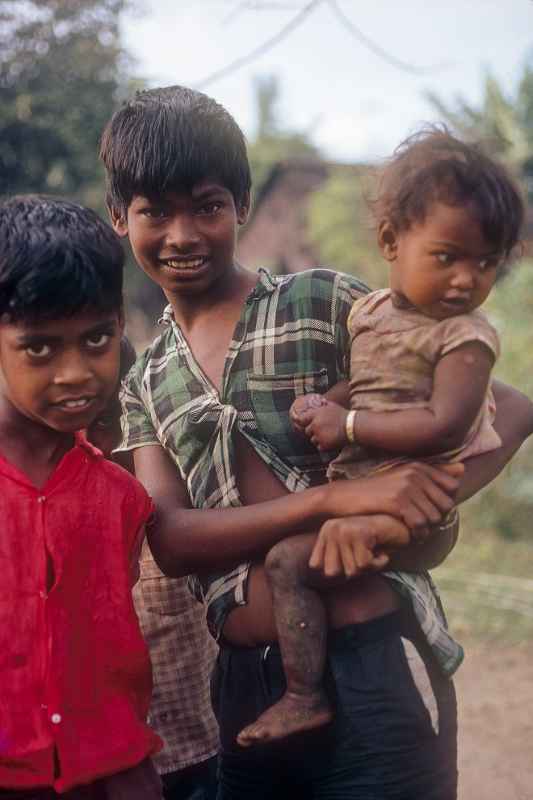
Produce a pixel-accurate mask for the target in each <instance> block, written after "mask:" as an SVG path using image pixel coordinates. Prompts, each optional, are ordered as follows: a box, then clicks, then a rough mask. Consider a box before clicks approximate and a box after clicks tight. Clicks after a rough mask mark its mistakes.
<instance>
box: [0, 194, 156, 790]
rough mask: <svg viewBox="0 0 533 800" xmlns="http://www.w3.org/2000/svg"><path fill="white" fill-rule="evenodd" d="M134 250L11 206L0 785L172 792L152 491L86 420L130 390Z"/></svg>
mask: <svg viewBox="0 0 533 800" xmlns="http://www.w3.org/2000/svg"><path fill="white" fill-rule="evenodd" d="M123 260H124V256H123V252H122V247H121V246H120V242H119V241H118V240H117V239H116V237H115V234H114V233H113V232H112V231H111V229H110V228H109V227H108V226H107V225H105V224H104V223H103V222H102V221H101V220H100V219H99V217H97V215H96V214H94V213H93V212H91V211H89V210H87V209H85V208H82V207H81V206H78V205H75V204H73V203H68V202H65V201H61V200H53V199H49V198H44V197H15V198H12V199H11V200H7V201H5V202H3V203H2V204H1V205H0V367H1V383H0V485H1V491H0V515H1V518H2V532H1V535H0V565H1V569H2V585H1V588H0V653H1V655H0V674H1V680H0V686H1V688H0V796H1V797H6V798H13V800H15V798H17V799H20V800H37V799H39V800H45V799H46V800H48V798H50V800H51V798H54V797H57V796H59V795H63V793H66V795H65V796H67V797H69V798H72V800H78V799H79V800H82V799H83V800H120V798H125V797H128V798H138V800H157V798H160V797H161V793H160V782H159V779H158V777H157V774H156V773H155V770H154V769H153V767H152V764H151V762H150V760H149V756H150V755H151V753H153V752H155V751H156V750H157V749H158V748H159V746H160V742H159V739H158V738H157V736H156V735H155V734H154V733H153V732H152V731H151V730H150V728H149V727H148V726H147V725H146V723H145V717H146V713H147V711H148V705H149V701H150V692H151V670H150V662H149V657H148V652H147V649H146V645H145V644H144V641H143V639H142V636H141V633H140V630H139V625H138V622H137V618H136V616H135V612H134V610H133V602H132V598H131V586H132V584H133V583H134V582H135V580H136V577H137V573H138V565H137V560H138V554H139V550H140V546H141V543H142V539H143V536H144V525H145V523H146V521H147V520H148V518H149V517H150V515H151V513H152V503H151V501H150V499H149V497H148V496H147V494H146V492H145V491H144V489H143V488H142V486H140V484H138V483H137V481H136V480H135V479H134V478H132V477H131V476H130V475H129V474H128V473H126V472H125V471H124V470H122V469H121V468H120V467H117V466H116V465H114V464H111V463H110V462H108V461H106V460H104V458H103V457H102V455H101V453H100V452H99V451H97V450H95V449H94V448H93V447H91V445H89V443H88V442H87V441H86V439H85V438H84V436H83V435H82V434H80V433H78V432H79V431H80V430H82V429H83V428H86V427H88V426H89V425H90V424H91V422H92V421H93V419H94V418H95V417H96V416H97V415H98V414H99V413H100V412H101V411H102V410H103V408H104V407H105V405H106V403H107V401H108V399H109V397H110V396H111V394H112V392H113V391H114V389H115V386H116V382H117V376H118V365H119V344H120V336H121V332H122V327H123V321H122V271H123Z"/></svg>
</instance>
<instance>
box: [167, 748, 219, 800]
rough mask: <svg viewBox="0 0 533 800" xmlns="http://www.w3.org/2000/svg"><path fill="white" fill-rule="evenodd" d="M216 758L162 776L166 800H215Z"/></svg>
mask: <svg viewBox="0 0 533 800" xmlns="http://www.w3.org/2000/svg"><path fill="white" fill-rule="evenodd" d="M217 763H218V759H217V757H216V756H213V758H208V759H207V761H202V762H200V763H199V764H192V765H191V766H190V767H186V768H185V769H180V770H178V771H177V772H170V773H169V774H168V775H162V776H161V779H162V781H163V796H164V798H165V800H215V798H216V794H217Z"/></svg>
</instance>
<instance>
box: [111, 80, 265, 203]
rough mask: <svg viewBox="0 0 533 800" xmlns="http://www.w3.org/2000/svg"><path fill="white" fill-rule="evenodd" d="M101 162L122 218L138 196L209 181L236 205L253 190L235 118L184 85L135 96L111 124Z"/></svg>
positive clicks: (241, 136) (117, 113)
mask: <svg viewBox="0 0 533 800" xmlns="http://www.w3.org/2000/svg"><path fill="white" fill-rule="evenodd" d="M100 158H101V159H102V161H103V162H104V164H105V167H106V171H107V203H108V206H109V207H110V208H112V209H114V210H115V211H118V212H119V213H121V214H125V213H126V211H127V209H128V207H129V205H130V203H131V201H132V199H133V197H134V196H135V195H143V196H147V197H157V196H159V195H161V194H162V193H163V192H166V191H172V190H176V189H186V190H188V191H190V190H191V189H192V187H193V186H194V185H195V184H196V183H198V181H201V180H205V179H206V178H211V179H215V180H217V181H219V182H220V183H221V184H222V185H223V186H225V187H226V188H227V189H229V191H231V193H232V195H233V198H234V200H235V204H236V205H237V206H240V205H241V204H242V203H243V201H244V199H245V196H246V193H247V192H249V190H250V186H251V176H250V165H249V163H248V156H247V154H246V143H245V139H244V135H243V133H242V131H241V129H240V128H239V126H238V125H237V123H236V122H235V120H234V119H233V117H232V116H231V114H229V113H228V112H227V111H226V109H225V108H223V106H221V105H219V103H217V102H216V101H215V100H213V99H212V98H211V97H208V96H207V95H205V94H202V93H201V92H197V91H194V90H193V89H187V88H186V87H184V86H168V87H166V88H163V89H151V90H149V91H142V92H137V94H136V95H135V97H134V98H133V99H132V100H130V101H129V102H127V103H125V104H124V105H123V106H122V108H120V109H119V110H118V111H116V112H115V114H113V116H112V117H111V119H110V121H109V122H108V124H107V126H106V128H105V130H104V132H103V134H102V141H101V144H100Z"/></svg>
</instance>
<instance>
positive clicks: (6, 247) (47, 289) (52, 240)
mask: <svg viewBox="0 0 533 800" xmlns="http://www.w3.org/2000/svg"><path fill="white" fill-rule="evenodd" d="M123 266H124V251H123V249H122V245H121V244H120V240H119V239H118V237H117V236H116V235H115V233H114V232H113V231H112V229H111V228H110V227H109V225H107V224H106V223H105V222H103V220H101V219H100V217H99V216H98V215H97V214H95V213H94V211H90V210H89V209H88V208H84V207H83V206H80V205H77V204H76V203H70V202H67V201H66V200H59V199H56V198H51V197H43V196H37V195H25V196H24V195H21V196H18V197H12V198H11V199H8V200H4V201H3V202H1V203H0V317H2V316H3V317H4V318H5V319H7V320H9V321H10V322H17V321H20V320H23V319H28V318H31V319H63V318H66V317H70V316H72V315H74V314H76V313H78V312H80V311H83V310H85V309H94V310H97V311H103V312H108V311H115V310H117V311H119V310H120V309H121V308H122V279H123Z"/></svg>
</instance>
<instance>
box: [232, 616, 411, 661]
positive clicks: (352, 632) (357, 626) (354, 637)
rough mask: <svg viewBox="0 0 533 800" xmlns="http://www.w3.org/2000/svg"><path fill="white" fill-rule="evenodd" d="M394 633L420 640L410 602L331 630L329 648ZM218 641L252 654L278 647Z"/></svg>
mask: <svg viewBox="0 0 533 800" xmlns="http://www.w3.org/2000/svg"><path fill="white" fill-rule="evenodd" d="M394 635H401V636H405V637H406V638H409V639H418V640H419V639H420V638H421V631H420V627H419V625H418V623H417V621H416V619H415V616H414V614H413V612H412V610H411V609H410V608H409V606H402V607H401V608H399V609H398V610H396V611H391V612H390V613H389V614H384V615H383V616H381V617H376V618H375V619H370V620H368V621H366V622H356V623H352V624H350V625H345V626H344V627H342V628H335V629H331V630H329V631H328V648H329V649H331V650H336V649H343V648H347V647H358V646H363V645H365V644H370V643H372V642H378V641H380V640H382V639H387V638H388V637H389V636H394ZM219 644H220V651H221V653H222V652H227V653H243V654H244V653H249V654H252V653H254V652H257V653H259V654H260V655H262V657H263V658H265V657H266V655H267V654H268V653H270V652H276V651H278V650H279V645H278V643H277V642H271V643H269V644H262V645H258V646H256V647H243V646H239V645H234V644H231V643H230V642H227V641H225V640H224V639H221V641H220V642H219Z"/></svg>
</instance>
